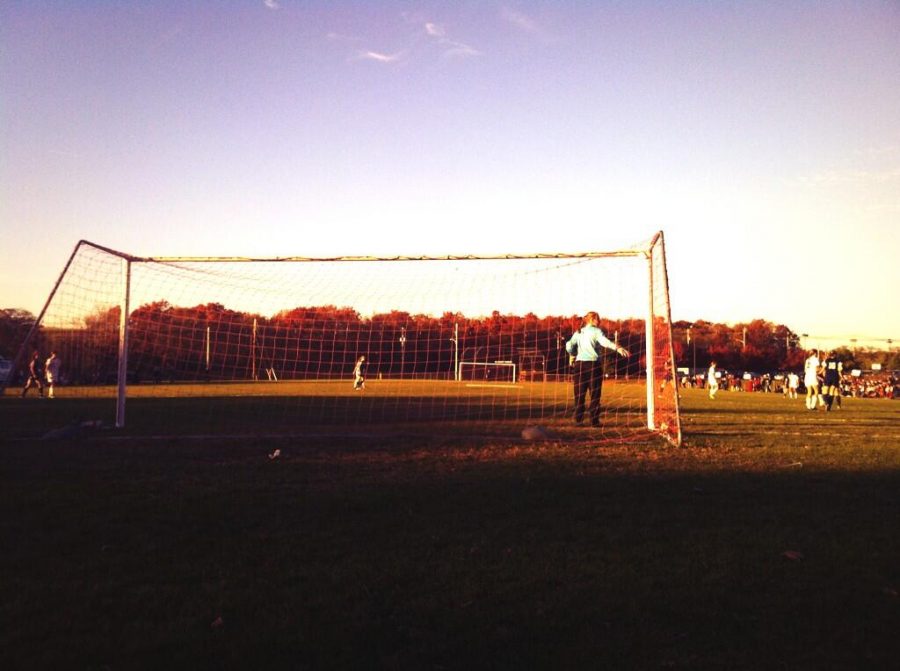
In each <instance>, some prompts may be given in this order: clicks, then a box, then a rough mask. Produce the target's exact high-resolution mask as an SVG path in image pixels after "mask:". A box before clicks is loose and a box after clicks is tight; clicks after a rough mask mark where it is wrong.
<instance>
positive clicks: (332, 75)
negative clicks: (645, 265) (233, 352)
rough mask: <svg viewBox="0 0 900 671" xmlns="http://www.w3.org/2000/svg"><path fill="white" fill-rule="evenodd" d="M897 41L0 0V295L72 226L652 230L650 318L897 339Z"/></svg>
mask: <svg viewBox="0 0 900 671" xmlns="http://www.w3.org/2000/svg"><path fill="white" fill-rule="evenodd" d="M898 35H900V5H898V4H897V3H896V2H890V1H888V2H867V1H863V2H792V3H783V2H565V1H560V2H549V1H547V2H515V3H513V2H509V3H505V2H489V1H488V2H454V3H449V2H377V1H374V0H373V1H371V2H335V1H333V0H332V1H309V0H277V1H274V0H269V1H268V2H265V1H263V0H258V1H257V0H243V1H241V2H237V1H233V2H153V3H143V2H115V3H114V2H67V3H65V2H39V1H38V2H15V1H13V2H4V3H3V4H2V5H0V157H2V162H0V221H2V225H3V230H4V236H3V237H4V245H3V248H2V250H0V307H22V308H26V309H29V310H31V311H33V312H37V311H39V310H40V308H41V306H42V304H43V300H44V298H45V297H46V295H47V293H48V292H49V290H50V288H51V287H52V285H53V282H54V281H55V279H56V277H57V275H58V273H59V272H60V270H61V269H62V267H63V264H64V263H65V261H66V259H67V258H68V255H69V254H70V252H71V250H72V248H73V247H74V245H75V243H76V242H77V241H78V240H79V239H82V238H84V239H89V240H92V241H95V242H97V243H100V244H103V245H106V246H109V247H113V248H116V249H121V250H124V251H128V252H131V253H134V254H138V255H258V256H284V255H304V256H320V255H321V256H330V255H340V254H346V255H380V254H433V255H444V254H478V253H484V254H496V253H539V252H559V251H595V250H607V249H612V248H616V247H618V246H622V245H626V246H627V245H630V244H631V243H634V242H637V241H640V240H644V239H646V238H649V237H650V236H651V235H652V234H653V233H654V232H655V231H657V230H660V229H662V230H663V231H665V234H666V242H667V249H668V253H669V280H670V285H671V292H672V313H673V318H674V319H687V320H694V319H708V320H712V321H724V322H729V323H735V322H739V321H748V320H750V319H753V318H765V319H769V320H772V321H775V322H778V323H785V324H787V325H788V326H790V327H791V328H793V329H794V330H795V331H797V332H798V333H804V332H805V333H810V334H818V335H824V336H835V337H844V336H846V337H849V336H857V337H876V338H900V310H898V309H897V300H896V299H895V298H893V296H892V294H893V290H892V287H893V286H896V285H898V284H900V271H898V264H897V262H896V257H897V254H898V250H900V245H898V233H897V231H898V221H900V39H898V37H897V36H898ZM561 290H563V288H561ZM591 291H593V289H588V290H586V297H585V309H590V308H591V303H592V302H594V301H593V297H592V296H591ZM596 291H597V292H599V291H602V287H598V288H596Z"/></svg>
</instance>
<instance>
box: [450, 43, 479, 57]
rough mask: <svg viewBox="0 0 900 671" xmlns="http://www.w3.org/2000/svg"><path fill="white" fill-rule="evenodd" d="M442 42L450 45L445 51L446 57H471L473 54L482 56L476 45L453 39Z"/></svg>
mask: <svg viewBox="0 0 900 671" xmlns="http://www.w3.org/2000/svg"><path fill="white" fill-rule="evenodd" d="M441 44H444V45H446V46H447V47H448V49H447V50H446V51H444V58H470V57H472V56H480V55H481V52H480V51H478V49H476V48H474V47H470V46H469V45H468V44H463V43H462V42H454V41H453V40H443V41H442V42H441Z"/></svg>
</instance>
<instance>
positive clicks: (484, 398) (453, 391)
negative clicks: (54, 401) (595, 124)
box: [14, 232, 681, 443]
mask: <svg viewBox="0 0 900 671" xmlns="http://www.w3.org/2000/svg"><path fill="white" fill-rule="evenodd" d="M590 310H595V311H597V312H599V313H600V315H601V328H602V329H603V330H604V331H605V333H606V334H607V336H608V337H609V338H610V339H611V340H613V341H614V342H615V343H617V344H618V345H621V346H623V347H625V348H626V349H627V350H629V352H630V355H629V356H628V357H626V358H621V357H618V356H616V355H615V354H613V353H611V352H608V353H607V354H608V356H607V357H606V360H605V365H604V385H603V402H602V407H603V422H602V428H601V429H596V430H595V429H582V430H580V432H578V430H577V429H576V428H574V426H573V422H572V411H573V393H572V382H571V375H572V369H571V368H570V366H569V361H568V356H567V354H566V342H567V341H568V340H569V338H571V336H572V334H573V332H574V331H575V330H577V329H578V328H579V327H580V325H581V316H582V315H583V314H584V313H586V312H587V311H590ZM33 350H38V351H39V352H41V356H46V354H47V353H48V352H49V351H50V350H55V351H56V352H57V355H58V358H59V360H60V361H61V366H60V375H59V377H60V378H61V383H60V384H58V385H57V392H56V393H57V397H58V399H59V400H60V401H65V399H67V398H68V399H75V398H98V399H99V398H110V399H111V405H110V408H112V409H113V412H114V423H115V425H116V426H118V427H126V426H128V427H131V428H132V429H134V427H137V426H140V420H141V414H140V413H141V408H142V407H144V406H145V405H146V404H147V403H149V401H147V399H150V398H156V399H161V400H160V401H159V402H161V403H166V402H167V401H166V400H165V399H171V398H179V399H184V398H190V399H191V401H190V407H191V410H190V412H188V414H187V417H188V418H189V420H190V421H191V422H195V423H196V426H197V431H198V432H201V431H216V430H219V429H222V430H225V429H224V428H223V427H228V428H227V430H228V431H230V432H242V431H245V432H247V433H258V432H260V431H267V432H284V433H288V432H290V433H303V432H304V431H313V430H314V431H316V432H327V431H335V432H340V431H346V430H347V427H350V426H352V427H357V428H362V427H365V428H366V430H367V431H374V430H392V429H398V430H402V431H410V430H414V429H415V427H422V428H424V429H425V430H426V431H428V432H431V431H432V430H433V428H434V427H436V426H438V425H447V426H452V428H453V430H454V431H455V432H466V431H471V432H473V433H478V434H485V433H487V434H495V433H496V434H498V435H505V434H510V435H519V433H520V432H521V429H522V428H523V427H524V426H526V425H529V424H541V425H545V426H547V427H549V428H550V429H551V430H553V431H556V432H557V435H559V436H561V437H563V438H567V437H569V436H572V437H573V439H574V438H586V439H590V440H596V441H603V440H609V439H628V438H630V437H633V436H642V435H643V436H646V435H647V433H648V432H649V433H658V434H661V435H663V436H665V437H666V438H667V439H669V440H670V441H671V442H673V443H678V442H680V436H681V433H680V419H679V412H678V399H677V395H676V391H675V389H674V386H673V385H666V386H664V387H662V392H661V393H659V389H660V385H659V384H658V381H659V380H661V379H662V375H663V374H664V371H665V370H666V369H667V368H666V367H667V366H668V367H669V369H670V370H674V361H673V351H672V339H671V325H670V314H669V300H668V281H667V277H666V266H665V246H664V240H663V235H662V233H661V232H660V233H657V234H656V235H654V236H653V237H652V238H651V239H650V240H648V241H646V242H642V243H639V244H636V245H635V246H634V247H631V248H628V249H620V250H613V251H601V252H578V253H552V254H550V253H548V254H536V255H530V256H516V255H509V256H446V257H424V256H423V257H406V256H403V257H381V258H369V257H365V258H359V257H338V258H327V259H326V258H308V257H300V256H291V257H278V258H222V257H152V256H151V257H148V256H136V255H133V254H128V253H124V252H120V251H116V250H113V249H109V248H107V247H103V246H101V245H98V244H95V243H92V242H87V241H81V242H79V243H78V245H77V246H76V247H75V250H74V251H73V253H72V255H71V257H70V258H69V260H68V263H67V264H66V266H65V268H64V269H63V271H62V273H61V274H60V276H59V279H58V281H57V283H56V285H55V287H54V288H53V291H52V292H51V294H50V296H49V298H48V300H47V302H46V304H45V306H44V309H43V310H42V312H41V314H40V316H39V319H38V323H37V324H36V325H35V328H34V329H32V331H31V333H29V335H28V337H27V339H26V341H25V342H23V343H21V347H20V348H19V356H17V357H16V361H15V362H14V363H15V366H14V367H15V368H16V370H18V371H19V372H20V374H21V370H22V368H23V366H24V362H25V360H26V357H25V353H26V352H28V353H29V354H30V353H31V351H33ZM357 374H358V375H359V376H361V377H363V378H364V384H363V383H360V384H357V377H358V375H357ZM655 381H656V382H655ZM226 399H227V400H226ZM242 399H243V400H242ZM172 403H173V408H174V407H175V402H174V401H172ZM184 403H187V401H184ZM236 404H238V405H236ZM58 405H59V404H58ZM126 406H127V407H128V409H129V410H128V414H127V415H126ZM126 417H128V420H126ZM153 429H154V430H159V431H165V426H154V427H153Z"/></svg>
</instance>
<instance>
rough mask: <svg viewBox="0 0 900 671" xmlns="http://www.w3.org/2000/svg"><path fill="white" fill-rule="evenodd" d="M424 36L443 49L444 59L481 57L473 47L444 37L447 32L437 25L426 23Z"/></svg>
mask: <svg viewBox="0 0 900 671" xmlns="http://www.w3.org/2000/svg"><path fill="white" fill-rule="evenodd" d="M425 34H426V35H428V36H429V37H432V38H433V39H434V40H435V41H436V42H437V44H438V45H440V46H441V47H442V48H443V50H444V51H443V57H444V58H469V57H472V56H480V55H481V52H480V51H479V50H478V49H476V48H475V47H473V46H471V45H468V44H466V43H465V42H457V41H456V40H451V39H450V38H448V37H446V34H447V32H446V31H445V30H444V27H443V26H441V25H438V24H437V23H432V22H427V23H426V24H425Z"/></svg>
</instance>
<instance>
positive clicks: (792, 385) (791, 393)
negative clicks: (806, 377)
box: [787, 371, 800, 398]
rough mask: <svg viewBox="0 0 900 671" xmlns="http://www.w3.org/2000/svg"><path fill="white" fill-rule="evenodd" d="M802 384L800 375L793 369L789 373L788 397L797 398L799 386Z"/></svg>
mask: <svg viewBox="0 0 900 671" xmlns="http://www.w3.org/2000/svg"><path fill="white" fill-rule="evenodd" d="M799 386H800V376H799V375H797V373H794V372H793V371H792V372H790V373H788V379H787V390H788V398H797V388H798V387H799Z"/></svg>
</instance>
